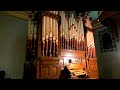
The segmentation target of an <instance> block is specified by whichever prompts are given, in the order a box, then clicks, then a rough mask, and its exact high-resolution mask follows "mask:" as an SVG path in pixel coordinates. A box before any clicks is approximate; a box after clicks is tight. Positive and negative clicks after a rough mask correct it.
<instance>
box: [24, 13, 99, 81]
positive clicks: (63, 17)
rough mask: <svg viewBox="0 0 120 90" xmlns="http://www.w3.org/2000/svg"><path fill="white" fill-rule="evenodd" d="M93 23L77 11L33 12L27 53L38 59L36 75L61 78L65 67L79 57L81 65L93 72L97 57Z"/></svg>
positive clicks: (28, 56)
mask: <svg viewBox="0 0 120 90" xmlns="http://www.w3.org/2000/svg"><path fill="white" fill-rule="evenodd" d="M84 21H85V22H86V23H84ZM91 26H92V25H90V20H89V17H88V16H86V17H85V18H84V17H83V14H81V13H80V14H79V15H78V16H77V15H76V14H75V12H74V11H40V12H37V13H35V14H30V15H29V21H28V39H27V55H26V56H27V60H28V61H30V62H32V61H35V67H36V70H35V72H36V73H35V75H36V79H58V78H59V75H60V71H61V69H62V68H63V67H64V66H65V65H68V66H69V64H70V63H71V62H69V60H72V59H74V60H75V59H77V60H78V61H79V63H77V64H80V65H77V66H80V67H79V68H84V69H85V70H86V72H87V73H88V75H89V72H90V69H91V68H90V67H89V66H90V65H89V60H90V59H89V58H92V59H95V60H96V54H95V47H94V39H93V33H91V32H89V30H92V27H91ZM66 58H67V59H66ZM74 60H73V61H74ZM66 62H69V63H66ZM91 75H92V74H91ZM95 75H97V74H95ZM95 75H94V77H95V78H96V77H98V75H97V76H95ZM90 77H92V76H90Z"/></svg>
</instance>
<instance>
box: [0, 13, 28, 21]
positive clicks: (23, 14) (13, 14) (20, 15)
mask: <svg viewBox="0 0 120 90" xmlns="http://www.w3.org/2000/svg"><path fill="white" fill-rule="evenodd" d="M29 12H30V11H0V13H4V14H8V15H11V16H14V17H17V18H20V19H24V20H28V14H29Z"/></svg>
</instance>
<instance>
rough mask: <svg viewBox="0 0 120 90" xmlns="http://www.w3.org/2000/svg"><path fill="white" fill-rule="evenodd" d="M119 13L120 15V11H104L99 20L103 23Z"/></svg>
mask: <svg viewBox="0 0 120 90" xmlns="http://www.w3.org/2000/svg"><path fill="white" fill-rule="evenodd" d="M118 13H119V14H120V11H103V12H102V13H101V15H100V16H99V20H100V21H101V22H103V21H104V20H105V19H106V18H108V17H112V16H114V15H116V14H118Z"/></svg>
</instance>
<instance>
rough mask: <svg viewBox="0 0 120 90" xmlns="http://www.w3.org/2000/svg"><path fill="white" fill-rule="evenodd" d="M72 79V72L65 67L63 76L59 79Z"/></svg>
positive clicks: (62, 71) (62, 72)
mask: <svg viewBox="0 0 120 90" xmlns="http://www.w3.org/2000/svg"><path fill="white" fill-rule="evenodd" d="M69 78H71V74H70V71H69V70H68V69H67V67H65V68H64V69H63V70H61V74H60V77H59V79H69Z"/></svg>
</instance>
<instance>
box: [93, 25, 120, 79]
mask: <svg viewBox="0 0 120 90" xmlns="http://www.w3.org/2000/svg"><path fill="white" fill-rule="evenodd" d="M118 26H119V27H120V24H119V25H118ZM104 28H106V27H103V28H100V29H97V30H95V46H96V53H97V58H98V69H99V76H100V78H104V79H120V70H119V69H120V41H119V42H116V45H117V51H113V52H103V53H101V52H100V43H99V37H98V31H101V30H102V29H104ZM119 32H120V30H119ZM119 36H120V35H119Z"/></svg>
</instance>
